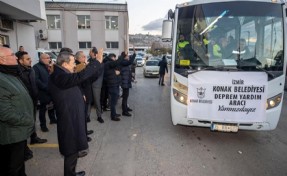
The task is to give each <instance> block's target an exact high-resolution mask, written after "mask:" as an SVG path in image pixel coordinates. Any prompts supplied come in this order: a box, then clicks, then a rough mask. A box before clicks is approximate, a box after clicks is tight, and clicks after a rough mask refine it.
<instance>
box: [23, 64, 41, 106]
mask: <svg viewBox="0 0 287 176" xmlns="http://www.w3.org/2000/svg"><path fill="white" fill-rule="evenodd" d="M19 69H20V79H21V81H22V82H23V83H24V84H25V86H26V88H27V89H28V91H29V94H30V96H31V98H32V100H33V103H34V105H36V103H37V99H38V87H37V84H36V78H35V71H34V70H33V68H31V67H25V66H23V65H20V64H19Z"/></svg>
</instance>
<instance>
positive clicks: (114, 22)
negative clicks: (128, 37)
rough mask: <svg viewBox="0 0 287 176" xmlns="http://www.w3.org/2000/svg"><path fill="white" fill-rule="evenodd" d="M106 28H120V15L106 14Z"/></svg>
mask: <svg viewBox="0 0 287 176" xmlns="http://www.w3.org/2000/svg"><path fill="white" fill-rule="evenodd" d="M106 29H114V30H116V29H118V17H117V16H106Z"/></svg>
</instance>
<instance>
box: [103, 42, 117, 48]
mask: <svg viewBox="0 0 287 176" xmlns="http://www.w3.org/2000/svg"><path fill="white" fill-rule="evenodd" d="M106 44H107V48H119V42H106Z"/></svg>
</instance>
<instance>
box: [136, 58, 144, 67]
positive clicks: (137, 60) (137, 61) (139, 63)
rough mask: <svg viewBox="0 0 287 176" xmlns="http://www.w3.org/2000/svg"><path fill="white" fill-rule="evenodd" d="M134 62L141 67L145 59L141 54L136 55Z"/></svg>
mask: <svg viewBox="0 0 287 176" xmlns="http://www.w3.org/2000/svg"><path fill="white" fill-rule="evenodd" d="M135 62H136V65H137V67H141V66H143V65H144V63H145V60H144V59H143V58H142V57H141V56H136V58H135Z"/></svg>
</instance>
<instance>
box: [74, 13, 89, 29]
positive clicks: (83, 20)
mask: <svg viewBox="0 0 287 176" xmlns="http://www.w3.org/2000/svg"><path fill="white" fill-rule="evenodd" d="M77 17H78V29H90V28H91V26H90V15H77Z"/></svg>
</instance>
